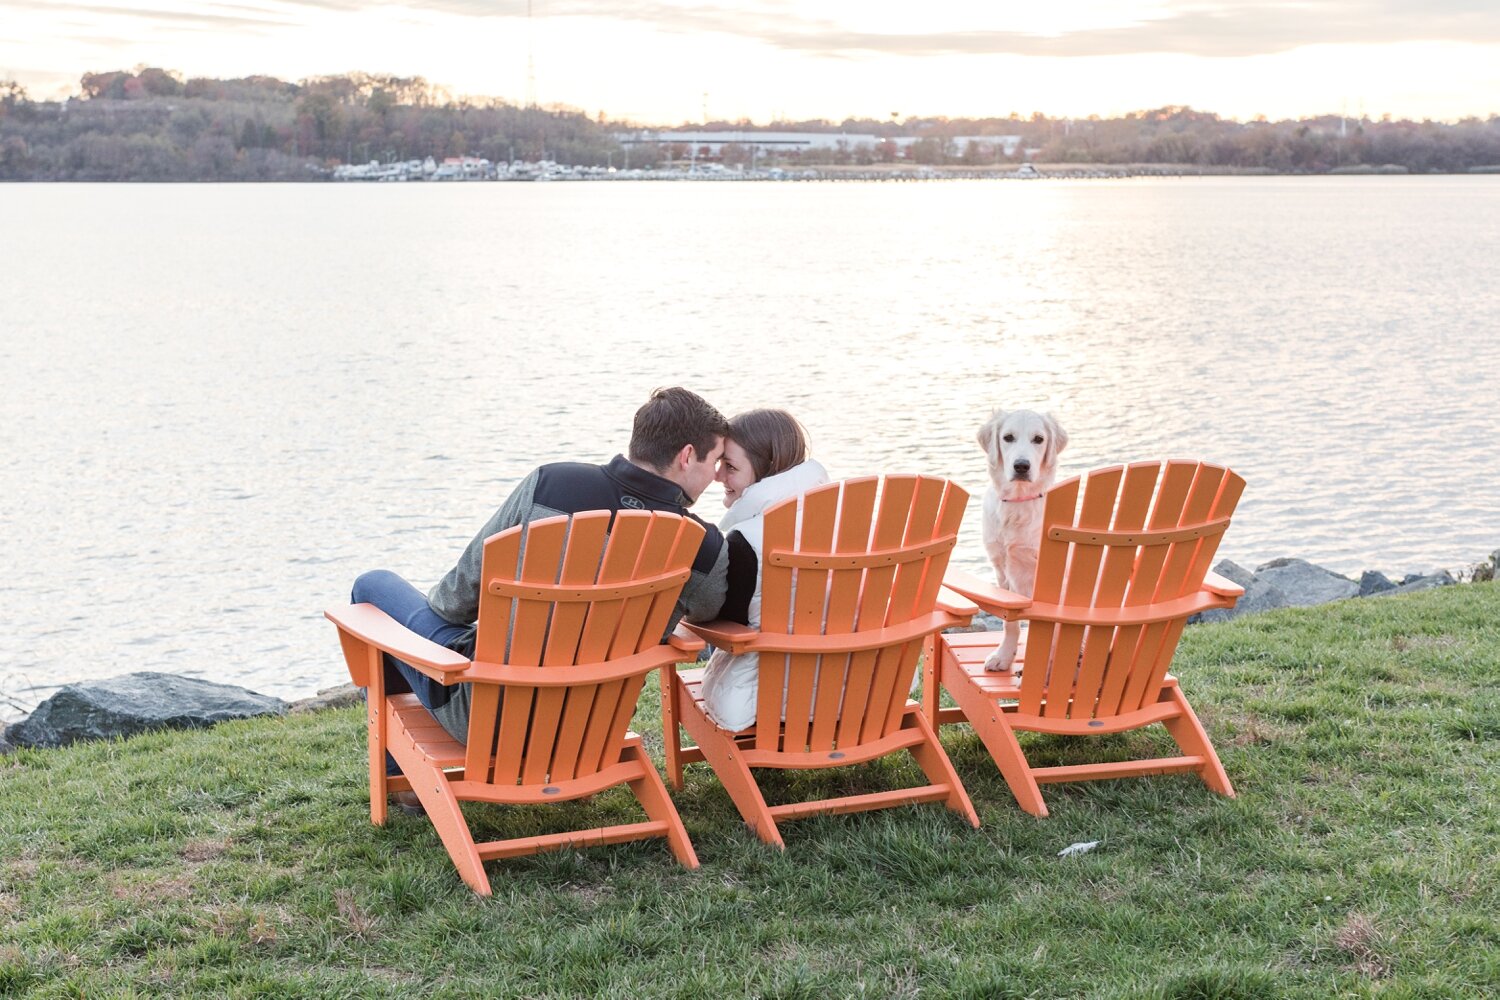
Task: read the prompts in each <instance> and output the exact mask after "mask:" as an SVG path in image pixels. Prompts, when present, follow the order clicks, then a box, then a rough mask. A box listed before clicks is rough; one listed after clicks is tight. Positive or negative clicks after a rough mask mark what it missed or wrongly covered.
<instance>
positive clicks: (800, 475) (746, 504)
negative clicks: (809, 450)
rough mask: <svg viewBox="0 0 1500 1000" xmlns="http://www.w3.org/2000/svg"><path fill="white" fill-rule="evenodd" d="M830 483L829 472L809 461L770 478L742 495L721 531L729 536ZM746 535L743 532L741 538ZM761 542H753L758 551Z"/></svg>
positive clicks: (726, 518) (720, 525)
mask: <svg viewBox="0 0 1500 1000" xmlns="http://www.w3.org/2000/svg"><path fill="white" fill-rule="evenodd" d="M826 482H828V472H827V471H826V470H825V469H824V468H823V466H822V465H821V464H819V462H818V460H817V459H815V458H809V459H808V460H807V461H805V462H803V463H801V464H800V465H794V466H792V467H791V468H790V469H787V470H786V471H785V472H778V473H777V474H776V475H774V476H767V477H766V478H764V479H762V480H760V481H758V482H755V483H752V484H751V485H750V488H749V489H747V490H745V492H743V493H741V494H740V498H739V499H738V500H737V501H735V504H734V506H733V507H730V508H729V510H728V511H726V512H725V514H724V519H723V520H721V521H720V522H719V530H720V531H722V532H724V533H725V534H728V533H729V531H730V530H731V529H733V528H737V527H740V526H741V525H742V524H744V522H746V521H748V520H750V519H751V518H753V517H759V516H760V515H761V514H764V513H765V512H766V509H767V508H769V507H772V506H775V505H776V504H778V503H780V502H781V501H783V500H787V499H790V498H791V497H796V496H801V495H802V494H804V493H806V492H807V491H808V490H810V489H812V488H813V487H815V486H822V485H823V484H824V483H826ZM743 533H744V532H743V531H742V532H741V534H743ZM759 541H760V539H759V538H756V539H753V540H752V542H753V543H756V544H755V547H756V549H757V550H759V548H760V545H759V544H758V543H759Z"/></svg>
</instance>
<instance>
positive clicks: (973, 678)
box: [923, 461, 1245, 816]
mask: <svg viewBox="0 0 1500 1000" xmlns="http://www.w3.org/2000/svg"><path fill="white" fill-rule="evenodd" d="M1244 489H1245V481H1244V480H1243V479H1241V478H1240V477H1239V476H1237V475H1235V474H1234V473H1233V472H1230V471H1229V470H1228V469H1224V468H1221V467H1219V466H1216V465H1207V464H1204V463H1198V462H1180V461H1173V462H1140V463H1136V464H1133V465H1129V466H1123V467H1122V466H1115V467H1112V468H1108V469H1099V470H1096V471H1094V472H1091V473H1089V474H1088V475H1086V476H1084V477H1083V478H1081V479H1079V478H1074V479H1070V480H1068V481H1066V482H1063V483H1059V484H1058V485H1057V486H1055V487H1053V488H1052V490H1051V491H1050V492H1049V493H1048V494H1047V498H1046V500H1045V501H1044V503H1045V504H1046V507H1045V510H1044V514H1043V519H1042V542H1041V549H1040V552H1039V554H1038V559H1037V572H1036V586H1035V593H1034V594H1033V596H1032V597H1031V598H1026V597H1023V596H1021V595H1018V594H1013V593H1010V592H1009V591H1005V590H1001V589H1000V588H998V587H996V586H994V585H993V584H989V583H986V582H985V581H983V580H981V579H979V578H977V577H974V576H970V575H968V574H962V573H957V572H951V573H950V574H949V576H948V579H947V581H946V583H947V586H948V587H950V588H952V589H953V590H956V591H958V592H959V593H962V594H963V595H965V596H966V597H968V598H970V599H971V600H973V601H974V602H975V603H976V604H978V605H979V606H980V607H982V608H984V609H985V610H987V611H989V612H990V613H991V614H994V615H998V616H999V617H1001V618H1005V619H1007V620H1010V619H1015V618H1019V619H1023V620H1026V621H1029V622H1030V623H1031V624H1030V626H1029V628H1028V634H1027V636H1026V637H1025V639H1024V640H1023V642H1022V646H1021V651H1020V654H1019V655H1018V656H1017V658H1016V663H1015V666H1014V668H1013V672H1011V673H987V672H986V671H985V669H984V660H985V657H987V656H988V655H989V654H990V652H991V651H992V650H993V649H994V648H995V643H996V642H997V641H998V638H997V633H993V632H991V633H984V632H978V633H966V634H954V635H944V636H940V637H939V640H938V645H939V646H940V647H941V648H940V649H939V650H938V655H936V656H930V657H928V666H927V667H926V686H925V688H924V691H923V695H924V698H923V709H924V711H925V712H926V714H927V717H928V718H929V719H931V720H932V721H933V722H934V723H947V722H962V721H967V722H969V723H970V724H971V725H973V727H974V730H975V732H977V733H978V734H979V737H980V739H982V740H983V741H984V744H985V746H986V747H987V748H988V749H989V751H990V754H991V755H992V756H993V757H994V758H995V763H996V764H998V765H999V767H1000V772H1001V773H1002V774H1003V775H1004V776H1005V780H1006V782H1007V783H1008V784H1009V785H1010V788H1011V791H1012V792H1013V793H1014V794H1015V796H1016V801H1017V802H1018V803H1019V804H1020V806H1021V808H1022V809H1024V810H1026V811H1027V812H1029V813H1032V814H1033V815H1036V816H1045V815H1047V806H1046V803H1045V802H1043V801H1042V793H1041V789H1040V788H1039V787H1038V786H1039V785H1040V784H1043V783H1047V782H1058V781H1090V780H1094V779H1098V778H1124V777H1135V776H1139V775H1147V774H1161V773H1166V772H1175V771H1195V772H1197V774H1198V775H1199V776H1200V777H1201V778H1202V779H1203V781H1204V783H1205V784H1207V785H1208V787H1209V788H1211V789H1213V790H1214V791H1215V792H1218V793H1219V794H1221V795H1227V796H1230V797H1233V796H1234V788H1233V786H1231V785H1230V783H1229V776H1228V775H1226V774H1225V773H1224V767H1223V765H1222V764H1220V763H1219V757H1218V754H1216V753H1215V752H1214V748H1213V744H1212V743H1210V742H1209V739H1208V734H1207V733H1205V732H1204V730H1203V726H1202V724H1201V723H1199V721H1198V717H1197V715H1195V714H1194V713H1193V709H1192V706H1190V705H1189V704H1188V701H1187V698H1186V697H1184V696H1183V694H1182V690H1181V688H1180V687H1179V686H1178V684H1177V678H1175V677H1173V676H1172V675H1171V674H1169V673H1167V666H1168V665H1169V664H1170V663H1171V661H1172V654H1173V653H1174V652H1175V651H1176V649H1177V640H1178V639H1179V638H1180V637H1181V635H1182V628H1183V626H1184V625H1185V624H1186V623H1187V620H1188V617H1189V616H1191V615H1192V614H1194V613H1196V612H1199V611H1204V610H1207V609H1209V608H1229V607H1233V606H1234V603H1235V601H1236V600H1237V599H1238V598H1239V597H1240V595H1242V594H1243V593H1244V590H1243V589H1242V588H1241V587H1238V586H1236V585H1235V584H1233V583H1230V582H1229V581H1228V580H1225V579H1224V578H1223V577H1220V576H1218V575H1216V574H1214V573H1211V572H1209V565H1210V564H1211V563H1212V561H1213V557H1214V552H1215V550H1217V548H1218V545H1219V539H1220V537H1221V536H1222V534H1223V532H1224V529H1225V528H1227V527H1228V526H1229V518H1230V515H1231V514H1232V513H1233V512H1234V507H1235V504H1236V503H1237V502H1238V501H1239V498H1240V494H1241V493H1242V492H1244ZM1080 494H1082V502H1081V503H1080V502H1079V496H1080ZM934 674H935V675H936V676H935V678H934ZM934 680H936V683H935V682H934ZM939 684H941V686H942V687H943V688H944V689H946V690H947V691H948V692H949V693H950V694H951V695H952V696H953V698H954V700H955V701H957V703H958V707H957V708H949V709H940V708H939V705H938V687H939ZM1157 722H1160V723H1163V724H1164V725H1165V726H1166V728H1167V732H1168V733H1170V734H1171V736H1172V738H1173V739H1174V740H1176V742H1177V745H1178V746H1179V747H1180V748H1181V749H1182V751H1183V755H1182V756H1178V757H1166V758H1157V759H1152V760H1137V761H1123V762H1117V763H1101V764H1081V765H1077V766H1073V767H1037V768H1034V767H1031V766H1030V765H1029V764H1028V763H1027V761H1026V755H1025V754H1024V753H1023V752H1022V750H1021V745H1020V743H1019V742H1018V741H1017V739H1016V731H1017V730H1030V731H1032V732H1040V733H1055V734H1059V735H1066V736H1096V735H1100V734H1103V733H1118V732H1123V731H1125V730H1130V729H1139V728H1141V727H1143V726H1148V725H1151V724H1153V723H1157Z"/></svg>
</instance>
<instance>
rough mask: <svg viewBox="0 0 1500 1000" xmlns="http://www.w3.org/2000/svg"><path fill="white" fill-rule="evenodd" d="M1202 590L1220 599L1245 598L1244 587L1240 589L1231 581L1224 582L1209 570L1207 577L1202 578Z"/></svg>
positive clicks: (1222, 578) (1224, 580)
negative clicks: (1216, 595)
mask: <svg viewBox="0 0 1500 1000" xmlns="http://www.w3.org/2000/svg"><path fill="white" fill-rule="evenodd" d="M1203 589H1204V590H1206V591H1208V592H1209V593H1210V594H1218V595H1219V596H1220V597H1233V598H1240V597H1244V596H1245V588H1244V587H1241V586H1240V585H1239V584H1237V583H1235V582H1234V581H1233V580H1226V579H1225V578H1224V577H1222V576H1220V575H1219V574H1217V573H1215V572H1214V571H1213V570H1209V571H1208V575H1207V576H1205V577H1204V578H1203Z"/></svg>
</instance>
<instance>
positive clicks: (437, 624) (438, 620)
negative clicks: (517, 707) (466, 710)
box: [349, 569, 474, 774]
mask: <svg viewBox="0 0 1500 1000" xmlns="http://www.w3.org/2000/svg"><path fill="white" fill-rule="evenodd" d="M349 600H350V603H353V604H373V605H375V606H376V607H377V608H379V609H380V610H381V611H384V612H385V613H386V614H388V615H390V616H391V617H392V618H394V619H396V621H398V622H400V623H401V624H402V625H405V626H406V627H407V628H408V629H410V630H411V631H413V632H415V633H416V634H417V635H420V636H421V637H422V638H424V639H431V640H432V641H433V642H435V643H437V644H438V645H440V646H447V647H448V648H449V649H451V650H453V651H454V652H457V653H462V654H463V655H464V656H469V657H472V656H473V655H474V626H473V625H455V624H453V623H452V622H450V621H448V620H447V619H445V618H443V617H442V616H441V615H439V614H438V613H437V612H436V611H433V610H432V608H431V607H429V606H428V604H427V598H426V597H425V596H424V595H423V594H422V592H421V591H419V590H418V589H417V588H416V587H413V586H412V585H411V584H409V583H407V582H406V581H405V580H403V579H401V577H399V576H397V575H396V574H395V573H392V572H391V571H390V570H384V569H377V570H371V571H370V572H368V573H365V574H363V575H361V576H360V578H359V579H357V580H355V581H354V590H353V592H352V593H351V594H350V595H349ZM382 658H383V660H384V662H385V671H384V675H385V693H386V694H388V695H391V694H405V693H407V692H408V691H409V692H411V693H412V694H414V695H416V696H417V700H418V701H419V702H421V703H422V705H423V706H424V707H425V708H427V709H428V710H429V711H431V710H432V709H434V708H441V707H442V706H444V705H446V704H448V699H449V698H450V697H451V696H452V692H453V689H452V688H448V687H444V686H443V685H442V684H439V683H438V682H437V681H435V680H433V679H432V678H431V677H428V676H427V675H426V674H424V673H422V671H420V670H418V669H416V668H415V667H413V666H410V665H409V664H406V663H403V662H402V661H400V660H398V659H396V658H395V657H394V656H392V655H391V654H390V653H385V654H383V655H382ZM385 771H386V773H387V774H400V773H401V769H400V768H399V767H397V766H396V761H395V758H393V757H392V756H391V755H390V754H389V753H388V754H386V755H385Z"/></svg>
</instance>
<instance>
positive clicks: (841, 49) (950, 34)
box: [429, 0, 1500, 57]
mask: <svg viewBox="0 0 1500 1000" xmlns="http://www.w3.org/2000/svg"><path fill="white" fill-rule="evenodd" d="M429 6H437V7H444V8H451V9H455V10H456V9H461V8H467V7H471V6H475V4H471V3H468V2H466V0H435V2H434V3H431V4H429ZM799 6H800V5H791V4H788V5H781V4H775V5H765V4H763V5H761V8H760V9H759V10H753V9H752V10H747V9H746V8H745V7H727V6H726V7H705V6H700V5H694V6H692V7H679V6H675V5H672V4H667V3H655V4H642V5H633V6H632V5H623V4H618V3H609V2H600V0H562V2H559V3H546V4H541V3H538V7H539V8H541V9H543V10H545V12H546V14H548V15H550V16H580V15H588V16H598V17H613V18H616V19H619V20H628V21H635V22H644V23H647V24H650V25H652V26H654V27H657V28H660V29H665V30H670V31H675V32H694V31H712V32H718V33H723V34H732V35H736V36H739V37H741V38H746V39H753V40H758V41H761V42H764V43H766V44H768V45H771V46H772V47H774V48H778V49H783V50H789V51H797V52H804V53H808V54H815V55H824V56H864V55H894V56H909V57H922V56H947V55H1017V56H1053V57H1088V56H1118V55H1133V54H1138V53H1175V54H1183V55H1196V56H1209V57H1215V56H1217V57H1236V56H1253V55H1264V54H1270V53H1276V52H1284V51H1287V50H1290V49H1295V48H1300V47H1302V46H1306V45H1319V44H1322V45H1339V44H1389V43H1396V42H1412V41H1449V42H1470V43H1496V42H1500V4H1497V3H1495V2H1494V0H1304V2H1296V0H1285V2H1269V3H1268V2H1249V0H1230V2H1222V3H1213V2H1198V0H1176V2H1171V3H1169V4H1168V5H1167V6H1166V7H1165V8H1163V9H1162V11H1161V13H1160V15H1159V16H1154V17H1151V18H1149V19H1144V20H1140V21H1137V22H1135V23H1131V24H1127V25H1123V26H1118V27H1101V28H1086V29H1082V30H1075V31H1066V32H1061V33H1058V34H1036V33H1028V32H1021V31H1014V30H1007V29H1005V28H1004V27H995V26H993V25H994V22H995V21H997V20H1001V21H1003V20H1004V15H1003V14H996V13H988V12H985V13H979V14H975V15H972V22H971V23H973V27H972V28H969V29H964V30H949V31H941V32H909V33H899V34H898V33H882V32H870V31H861V30H857V28H856V27H855V26H854V24H853V23H852V22H853V21H854V18H850V19H830V18H822V19H812V18H807V17H804V16H799V15H798V14H797V13H796V11H797V10H798V8H799Z"/></svg>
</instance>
